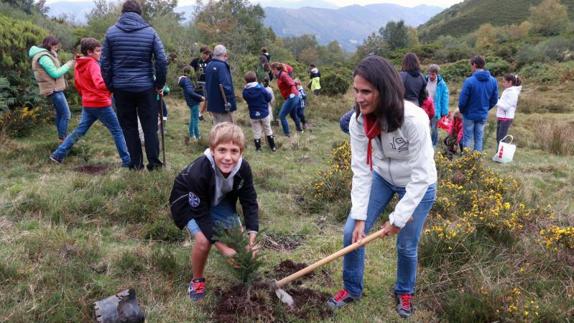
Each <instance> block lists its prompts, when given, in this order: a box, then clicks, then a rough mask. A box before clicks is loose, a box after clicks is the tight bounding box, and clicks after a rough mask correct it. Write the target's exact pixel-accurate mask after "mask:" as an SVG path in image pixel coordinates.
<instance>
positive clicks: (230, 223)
mask: <svg viewBox="0 0 574 323" xmlns="http://www.w3.org/2000/svg"><path fill="white" fill-rule="evenodd" d="M209 216H210V217H211V219H212V221H213V225H214V226H215V227H216V229H217V228H220V229H225V230H228V229H233V228H236V227H239V226H241V221H240V220H239V216H238V215H237V213H235V208H234V207H233V206H232V205H230V204H229V203H225V200H223V201H222V202H221V203H219V204H217V205H216V206H213V207H211V209H210V210H209ZM185 228H186V229H187V231H188V232H189V233H190V234H191V235H192V236H195V235H196V234H197V233H198V232H201V229H200V228H199V225H197V222H196V221H195V220H194V219H191V220H189V222H187V225H186V226H185Z"/></svg>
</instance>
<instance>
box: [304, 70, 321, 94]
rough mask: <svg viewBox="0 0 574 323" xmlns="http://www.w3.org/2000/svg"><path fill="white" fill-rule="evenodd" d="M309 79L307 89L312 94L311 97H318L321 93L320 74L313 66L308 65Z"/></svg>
mask: <svg viewBox="0 0 574 323" xmlns="http://www.w3.org/2000/svg"><path fill="white" fill-rule="evenodd" d="M309 79H310V81H309V84H308V85H307V87H308V88H309V89H310V90H311V91H312V92H313V95H319V93H320V92H321V72H319V69H318V68H317V66H315V64H309Z"/></svg>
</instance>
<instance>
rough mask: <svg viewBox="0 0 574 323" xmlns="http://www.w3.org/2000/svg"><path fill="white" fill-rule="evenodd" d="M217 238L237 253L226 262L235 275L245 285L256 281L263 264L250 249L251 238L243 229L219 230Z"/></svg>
mask: <svg viewBox="0 0 574 323" xmlns="http://www.w3.org/2000/svg"><path fill="white" fill-rule="evenodd" d="M217 238H218V240H219V241H220V242H222V243H224V244H226V245H227V246H229V247H230V248H233V249H234V250H235V251H236V252H237V253H236V254H235V255H234V256H232V257H231V258H229V259H228V260H227V261H226V262H225V263H226V264H227V267H228V268H229V269H230V271H231V272H232V273H233V275H234V276H235V277H236V278H237V279H239V280H240V281H241V282H242V283H244V284H248V283H252V282H253V281H255V279H257V276H258V270H259V268H260V267H261V265H263V262H262V261H261V259H260V257H259V255H258V254H257V253H256V252H254V249H253V248H250V247H249V236H248V235H247V234H246V233H245V232H244V231H243V230H241V228H234V229H230V230H218V233H217Z"/></svg>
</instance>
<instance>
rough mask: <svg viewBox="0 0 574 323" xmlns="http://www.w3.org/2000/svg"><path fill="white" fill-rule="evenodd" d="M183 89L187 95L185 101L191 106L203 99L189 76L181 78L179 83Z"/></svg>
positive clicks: (184, 94)
mask: <svg viewBox="0 0 574 323" xmlns="http://www.w3.org/2000/svg"><path fill="white" fill-rule="evenodd" d="M177 84H178V85H179V86H181V88H182V89H183V96H184V97H185V102H186V103H187V105H188V106H189V107H190V108H191V107H193V106H194V105H197V104H198V103H199V102H201V101H203V100H202V96H201V94H199V93H197V92H196V91H195V88H194V87H193V83H191V80H190V79H189V77H187V76H183V77H181V78H180V79H179V82H178V83H177Z"/></svg>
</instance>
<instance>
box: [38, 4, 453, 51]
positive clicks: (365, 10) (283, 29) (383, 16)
mask: <svg viewBox="0 0 574 323" xmlns="http://www.w3.org/2000/svg"><path fill="white" fill-rule="evenodd" d="M296 3H299V2H296ZM274 5H275V6H279V5H282V3H274ZM292 5H295V4H292ZM307 5H308V6H313V5H318V6H319V5H321V6H323V4H322V2H320V1H315V2H313V1H311V2H308V3H307ZM49 7H50V10H49V12H48V14H49V15H50V16H52V17H60V16H63V15H65V16H66V17H67V19H69V20H72V21H75V22H76V23H79V24H83V23H85V22H86V14H87V13H88V12H89V11H90V10H91V9H92V8H93V7H94V3H93V2H90V1H85V2H54V3H50V4H49ZM194 8H195V6H193V5H190V6H180V7H177V8H176V9H175V11H176V12H181V13H183V16H184V18H185V19H190V18H191V15H192V13H193V11H194ZM264 9H265V16H266V17H265V20H264V23H265V25H266V26H268V27H271V28H272V29H273V31H275V33H276V34H277V35H278V36H280V37H286V36H300V35H303V34H313V35H315V36H316V37H317V41H318V42H319V43H320V44H322V45H325V44H327V43H329V42H331V41H333V40H337V41H338V42H339V43H340V44H341V46H342V47H343V48H344V49H345V50H347V51H354V50H355V48H356V47H357V46H358V45H359V44H361V43H362V42H363V40H364V39H365V38H366V37H367V36H368V35H369V34H370V33H372V32H376V31H377V30H379V28H381V27H382V26H384V25H385V24H386V23H387V22H389V21H391V20H394V21H398V20H401V19H402V20H404V21H405V22H406V24H407V25H409V26H418V25H420V24H422V23H425V22H426V21H427V20H428V19H430V18H431V17H433V16H434V15H436V14H437V13H439V12H440V11H441V10H442V8H440V7H436V6H426V5H423V6H417V7H414V8H408V7H403V6H399V5H394V4H373V5H367V6H358V5H352V6H347V7H343V8H338V9H330V8H326V7H322V8H315V7H313V8H312V7H304V8H287V7H265V8H264ZM342 26H344V27H345V28H341V27H342Z"/></svg>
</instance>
